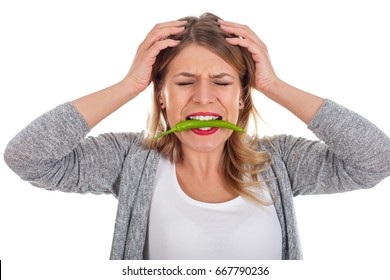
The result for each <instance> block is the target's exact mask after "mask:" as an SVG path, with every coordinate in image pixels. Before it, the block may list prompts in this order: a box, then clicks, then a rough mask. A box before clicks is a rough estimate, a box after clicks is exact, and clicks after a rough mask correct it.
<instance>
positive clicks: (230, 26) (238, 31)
mask: <svg viewBox="0 0 390 280" xmlns="http://www.w3.org/2000/svg"><path fill="white" fill-rule="evenodd" d="M219 23H220V28H221V29H222V30H223V31H225V32H227V33H230V34H234V35H236V36H238V37H241V38H245V39H250V40H252V41H254V42H256V41H257V42H261V43H263V42H262V41H261V40H260V38H259V37H258V36H257V35H256V33H255V32H253V31H252V30H251V29H250V28H249V27H248V26H246V25H242V24H238V23H234V22H229V21H219Z"/></svg>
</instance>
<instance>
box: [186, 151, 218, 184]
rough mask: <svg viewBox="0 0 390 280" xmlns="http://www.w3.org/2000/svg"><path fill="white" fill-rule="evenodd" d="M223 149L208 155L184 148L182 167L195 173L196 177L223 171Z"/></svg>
mask: <svg viewBox="0 0 390 280" xmlns="http://www.w3.org/2000/svg"><path fill="white" fill-rule="evenodd" d="M222 153H223V147H222V148H220V149H215V150H214V151H212V152H208V153H199V152H196V151H191V150H186V149H185V148H184V147H183V155H184V159H183V162H182V163H181V164H180V165H181V166H182V167H184V168H186V169H188V170H191V171H192V172H194V176H202V177H203V176H207V175H211V174H214V175H215V174H216V172H218V173H219V172H220V171H221V162H222ZM198 178H201V177H198Z"/></svg>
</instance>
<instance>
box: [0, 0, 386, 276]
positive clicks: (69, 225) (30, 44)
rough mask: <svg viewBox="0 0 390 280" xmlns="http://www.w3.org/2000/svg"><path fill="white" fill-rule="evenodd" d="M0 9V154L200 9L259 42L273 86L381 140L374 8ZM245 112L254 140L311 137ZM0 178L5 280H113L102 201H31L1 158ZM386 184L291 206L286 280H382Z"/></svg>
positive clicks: (143, 98)
mask: <svg viewBox="0 0 390 280" xmlns="http://www.w3.org/2000/svg"><path fill="white" fill-rule="evenodd" d="M0 3H1V5H0V38H1V39H0V40H1V43H0V99H1V103H0V106H1V110H0V114H1V117H0V121H1V138H0V150H1V152H3V151H4V149H5V146H6V144H7V143H8V141H9V140H10V139H11V138H12V137H13V136H14V135H15V134H16V133H17V132H18V131H20V130H21V129H22V128H23V127H24V126H25V125H27V124H28V123H29V122H30V121H32V120H33V119H34V118H36V117H38V116H39V115H40V114H42V113H44V112H46V111H47V110H50V109H51V108H53V107H54V106H56V105H58V104H60V103H63V102H66V101H70V100H73V99H75V98H77V97H79V96H82V95H85V94H88V93H91V92H94V91H96V90H99V89H101V88H103V87H107V86H110V85H111V84H113V83H116V82H118V81H119V80H120V79H122V77H123V76H124V75H125V74H126V73H127V70H128V69H129V67H130V65H131V61H132V58H133V56H134V54H135V51H136V48H137V47H138V45H139V43H140V42H141V41H142V40H143V38H144V37H145V35H146V34H147V32H148V31H149V30H150V29H151V28H152V27H153V26H154V24H156V23H158V22H164V21H170V20H174V19H178V18H180V17H183V16H187V15H196V16H198V15H200V14H202V13H203V12H206V11H209V12H213V13H215V14H217V15H219V16H220V17H222V18H223V19H225V20H229V21H235V22H238V23H243V24H246V25H248V26H250V27H251V28H252V29H253V30H254V31H255V32H256V33H257V34H258V35H259V36H260V37H261V38H262V40H263V41H264V42H265V43H266V44H267V46H268V49H269V52H270V55H271V59H272V62H273V65H274V68H275V70H276V72H277V74H278V75H279V76H280V77H281V78H282V79H284V80H285V81H287V82H289V83H290V84H293V85H294V86H296V87H299V88H302V89H304V90H306V91H309V92H312V93H314V94H317V95H320V96H322V97H326V98H329V99H332V100H334V101H336V102H338V103H340V104H342V105H344V106H346V107H348V108H350V109H352V110H355V111H356V112H358V113H360V114H362V115H363V116H365V117H367V118H368V119H370V120H371V121H373V122H374V123H375V124H377V125H378V126H379V127H380V128H381V129H382V130H384V132H385V133H387V134H388V135H390V123H389V121H388V120H389V116H390V112H389V109H388V95H389V93H390V85H389V82H388V81H389V74H390V71H389V65H390V54H389V50H390V36H389V26H390V17H389V12H390V9H389V8H388V7H389V6H388V4H387V3H386V1H379V0H369V1H368V0H367V1H334V0H332V1H329V0H328V1H309V0H307V1H303V0H300V1H288V0H285V1H280V0H279V1H275V0H274V1H248V0H239V1H211V0H198V1H170V0H165V1H147V0H143V1H137V2H135V1H124V0H123V1H119V0H109V1H92V0H89V1H76V0H68V1H44V0H35V1H27V0H19V1H17V0H15V1H3V0H1V2H0ZM135 3H136V4H135ZM254 3H256V6H254ZM150 93H151V90H150V89H148V90H147V91H146V92H145V93H143V94H141V95H140V96H138V97H137V98H136V99H135V100H133V101H131V102H130V103H128V104H126V105H125V106H124V107H122V108H121V109H120V110H118V111H117V112H115V113H114V114H113V115H111V116H110V117H108V118H107V119H105V120H104V121H103V122H101V123H100V124H99V125H98V126H97V127H96V128H94V129H93V130H92V132H91V135H97V134H99V133H102V132H111V131H113V132H121V131H140V130H142V129H143V128H144V127H145V123H146V113H147V111H148V107H149V101H150ZM256 104H257V106H258V109H259V111H260V113H261V116H262V118H263V120H264V121H265V122H266V125H265V124H261V126H260V128H259V130H260V131H261V133H262V134H280V133H286V134H293V135H296V136H303V137H307V138H310V139H315V138H314V136H313V135H312V134H311V132H309V131H308V130H307V129H306V127H305V125H304V124H303V123H301V122H300V121H299V120H297V119H296V118H295V117H294V116H293V115H291V114H290V113H289V112H287V111H286V110H285V109H283V108H281V107H279V106H278V105H277V104H274V103H272V102H271V101H269V100H267V99H266V98H264V97H263V96H262V95H261V94H260V93H256ZM0 172H1V174H0V175H1V177H0V178H1V183H0V227H1V228H0V259H2V260H3V268H4V270H3V271H4V275H8V277H9V278H8V279H27V278H26V277H27V276H29V277H30V278H29V279H65V277H64V278H62V276H64V275H67V276H71V275H73V274H72V273H74V274H76V273H77V275H79V276H81V275H90V276H92V275H93V276H94V278H95V279H100V278H99V275H100V276H102V275H103V274H104V273H102V272H101V271H100V270H102V271H104V267H105V266H106V267H108V266H111V267H110V268H109V271H111V272H112V274H110V273H111V272H109V273H106V274H108V275H109V276H111V278H112V279H116V278H115V276H118V275H119V274H120V271H119V268H115V269H112V264H109V262H108V261H106V260H107V259H108V257H109V252H110V247H111V241H112V234H113V229H114V221H115V215H116V202H117V201H116V199H115V198H114V197H112V196H109V195H100V196H96V195H76V194H65V193H60V192H49V191H45V190H41V189H38V188H35V187H32V186H30V185H29V184H28V183H26V182H23V181H22V180H20V179H19V178H18V176H17V175H15V174H14V173H12V171H11V170H10V169H9V168H8V167H7V166H6V165H5V163H4V161H3V160H1V161H0ZM389 185H390V180H389V179H385V180H384V181H383V182H381V183H380V184H379V185H378V186H377V187H376V188H374V189H372V190H368V191H357V192H352V193H346V194H337V195H324V196H307V197H298V198H296V200H295V203H296V211H297V216H298V222H299V229H300V234H301V240H302V246H303V252H304V257H305V259H306V261H304V266H303V268H302V270H301V271H299V270H298V271H297V269H295V270H294V274H296V275H297V278H298V277H299V276H300V273H303V271H307V269H308V270H309V271H313V273H316V271H317V272H318V273H319V275H317V279H319V278H318V277H320V276H321V275H329V276H331V275H332V276H335V278H338V277H337V275H341V274H340V273H345V275H350V276H351V275H361V274H362V273H363V274H364V275H366V276H370V275H372V273H374V272H376V273H378V271H381V275H382V276H383V275H384V274H383V273H388V272H387V271H386V267H385V265H386V264H387V263H388V261H389V257H388V256H389V252H390V242H389V236H390V230H389V225H390V222H389V218H388V213H389V212H390V204H389V202H388V201H389V197H390V188H389ZM356 262H358V263H359V264H356ZM81 264H83V265H81ZM94 264H98V265H94ZM124 264H125V263H123V265H124ZM126 264H127V263H126ZM84 265H85V266H86V268H82V267H84ZM274 265H276V264H274ZM279 266H281V267H282V268H283V266H287V265H284V264H279ZM297 266H298V267H302V265H301V264H299V265H298V263H297ZM72 267H74V269H72ZM289 267H290V266H289ZM94 268H95V269H97V268H98V269H97V270H94ZM314 268H315V269H314ZM99 269H100V270H99ZM110 269H111V270H110ZM58 270H61V273H60V272H58V275H56V276H55V277H54V276H53V273H54V271H58ZM275 270H276V269H275ZM275 270H274V271H275ZM333 270H334V271H333ZM99 271H100V272H99ZM286 271H288V269H287V270H286ZM114 272H115V273H118V275H114ZM5 273H7V274H5ZM279 273H280V271H279ZM286 273H287V272H286ZM294 274H289V276H290V278H291V277H292V276H294ZM286 275H287V274H286ZM22 276H23V277H24V278H23V277H22ZM13 277H14V278H13ZM45 277H47V278H45ZM91 278H92V277H91ZM105 278H106V279H107V275H105ZM119 278H120V277H119ZM122 278H123V277H122ZM374 278H375V277H374ZM67 279H69V277H68V278H67ZM74 279H81V277H80V278H78V277H75V278H74ZM83 279H89V277H87V278H85V277H83ZM181 279H183V278H181ZM199 279H205V278H199ZM274 279H276V278H274Z"/></svg>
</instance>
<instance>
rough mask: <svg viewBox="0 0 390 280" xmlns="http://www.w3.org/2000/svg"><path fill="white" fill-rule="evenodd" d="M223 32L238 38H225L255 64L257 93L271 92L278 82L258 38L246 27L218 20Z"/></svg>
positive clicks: (266, 51)
mask: <svg viewBox="0 0 390 280" xmlns="http://www.w3.org/2000/svg"><path fill="white" fill-rule="evenodd" d="M218 22H219V24H220V27H221V29H222V30H223V31H225V32H227V33H230V34H234V35H236V36H238V37H235V38H226V40H227V41H228V42H229V43H230V44H232V45H238V46H241V47H244V48H246V49H247V50H248V51H249V52H250V53H251V54H252V58H253V60H254V61H255V63H256V72H255V76H256V77H255V87H256V89H257V90H258V91H260V92H262V93H264V94H267V93H270V91H272V87H273V86H275V84H276V82H278V81H279V79H278V77H277V76H276V74H275V71H274V69H273V67H272V64H271V60H270V57H269V54H268V50H267V46H266V45H265V44H264V43H263V42H262V41H261V40H260V38H259V37H258V36H257V35H256V34H255V33H254V32H253V31H252V30H251V29H250V28H249V27H248V26H246V25H241V24H238V23H234V22H228V21H223V20H219V21H218Z"/></svg>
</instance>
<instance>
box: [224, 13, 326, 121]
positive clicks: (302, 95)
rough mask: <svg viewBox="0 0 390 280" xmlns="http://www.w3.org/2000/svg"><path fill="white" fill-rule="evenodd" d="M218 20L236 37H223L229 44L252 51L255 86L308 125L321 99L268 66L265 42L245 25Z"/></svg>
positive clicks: (321, 102)
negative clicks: (285, 80)
mask: <svg viewBox="0 0 390 280" xmlns="http://www.w3.org/2000/svg"><path fill="white" fill-rule="evenodd" d="M219 23H220V24H221V29H222V30H224V31H226V32H228V33H231V34H235V35H237V36H239V37H237V38H226V40H227V41H228V42H229V43H231V44H233V45H239V46H241V47H244V48H247V49H248V51H249V52H250V53H251V54H252V58H253V60H254V61H255V64H256V73H255V75H256V77H255V83H256V84H255V87H256V89H257V90H259V91H260V92H262V93H263V94H264V95H266V96H267V97H268V98H270V99H272V100H273V101H275V102H276V103H278V104H280V105H282V106H283V107H284V108H286V109H288V110H289V111H291V112H292V113H293V114H294V115H296V116H297V117H298V118H299V119H301V120H302V121H303V122H304V123H306V124H309V123H310V122H311V120H312V119H313V117H314V115H315V114H316V112H317V111H318V110H319V108H320V107H321V105H322V104H323V102H324V99H323V98H321V97H318V96H316V95H313V94H310V93H308V92H305V91H303V90H300V89H298V88H295V87H293V86H291V85H289V84H287V83H286V82H284V81H282V80H280V79H279V78H278V77H277V75H276V74H275V71H274V69H273V67H272V64H271V62H270V59H269V54H268V50H267V47H266V45H265V44H264V43H263V42H262V41H261V40H260V38H259V37H257V35H256V34H255V33H254V32H253V31H252V30H250V29H249V28H248V27H247V26H244V25H240V24H237V23H233V22H226V21H219Z"/></svg>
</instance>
